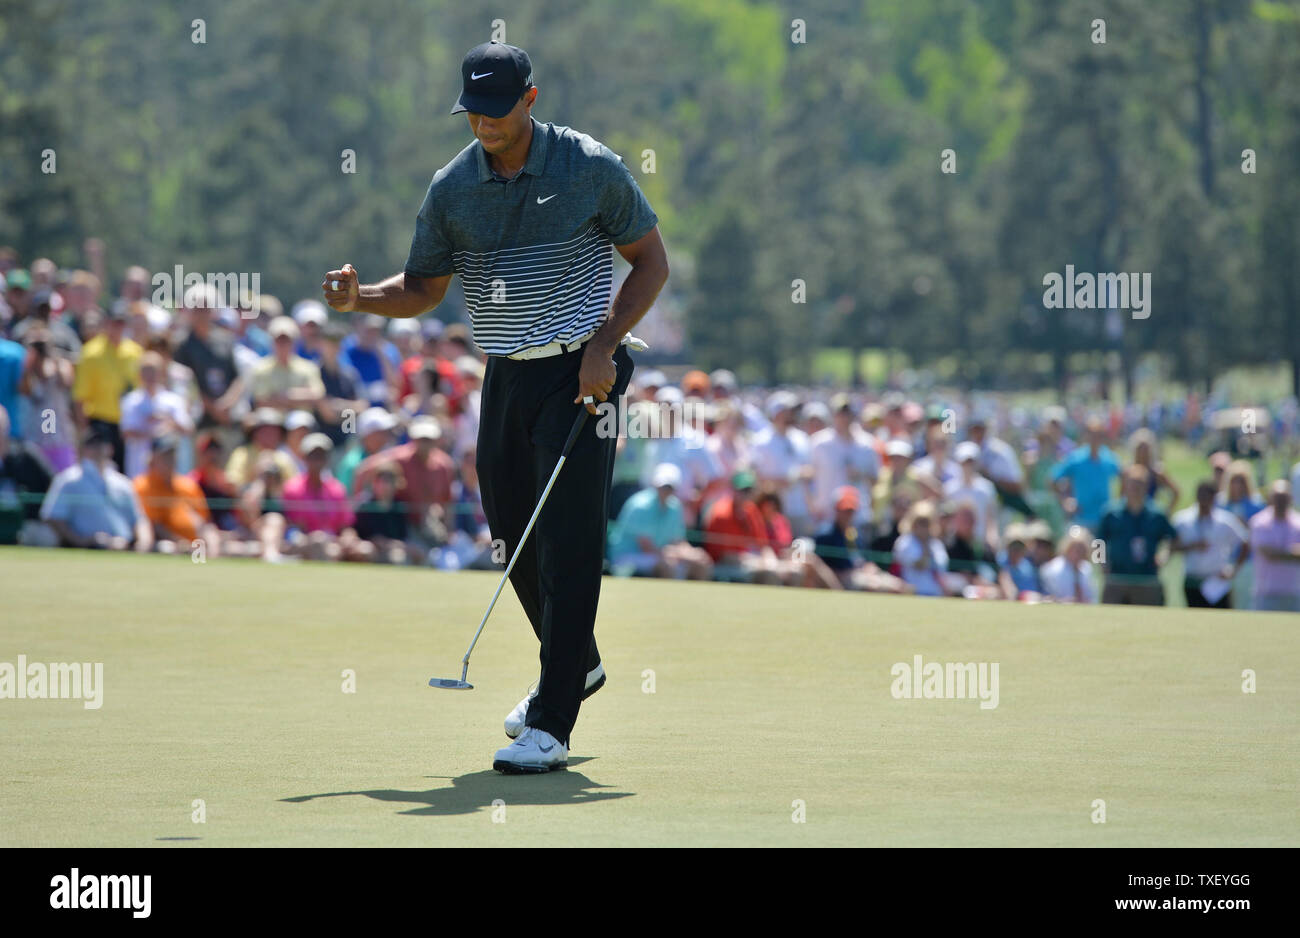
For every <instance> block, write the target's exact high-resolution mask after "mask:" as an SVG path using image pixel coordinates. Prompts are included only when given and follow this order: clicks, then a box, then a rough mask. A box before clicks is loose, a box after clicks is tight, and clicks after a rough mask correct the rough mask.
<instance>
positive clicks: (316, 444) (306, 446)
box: [302, 433, 334, 456]
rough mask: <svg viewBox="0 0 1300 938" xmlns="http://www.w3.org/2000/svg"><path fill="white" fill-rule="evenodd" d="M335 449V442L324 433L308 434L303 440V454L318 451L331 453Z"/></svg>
mask: <svg viewBox="0 0 1300 938" xmlns="http://www.w3.org/2000/svg"><path fill="white" fill-rule="evenodd" d="M333 449H334V441H333V440H331V439H330V438H329V437H327V436H326V435H325V434H323V433H308V434H307V435H306V436H305V437H303V440H302V454H303V455H304V456H306V455H307V454H308V453H313V452H316V451H318V450H319V451H323V452H326V453H328V452H331V451H332V450H333Z"/></svg>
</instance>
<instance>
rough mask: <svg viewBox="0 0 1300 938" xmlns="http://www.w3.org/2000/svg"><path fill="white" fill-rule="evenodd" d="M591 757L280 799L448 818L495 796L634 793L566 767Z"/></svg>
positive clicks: (595, 797)
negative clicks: (537, 769) (418, 787)
mask: <svg viewBox="0 0 1300 938" xmlns="http://www.w3.org/2000/svg"><path fill="white" fill-rule="evenodd" d="M592 758H594V757H591V756H586V757H584V756H578V757H575V758H571V759H569V766H570V768H568V769H557V770H556V771H553V772H547V773H545V774H544V775H502V774H501V773H500V772H497V771H495V770H491V769H489V770H487V771H484V772H471V773H470V774H468V775H461V776H459V777H457V778H453V779H451V785H450V786H446V787H443V788H430V789H429V790H428V791H398V790H396V789H392V788H377V789H373V790H371V791H331V792H325V793H323V794H319V795H297V796H295V797H293V798H281V799H280V800H281V801H287V802H290V803H292V804H301V803H302V802H304V801H312V800H314V799H316V798H342V797H345V796H350V795H364V796H365V797H367V798H373V799H375V800H376V801H391V802H394V803H397V804H411V805H420V806H421V807H414V808H410V809H409V810H406V811H399V812H397V813H398V814H409V815H413V816H416V817H450V816H452V815H456V814H474V813H475V812H477V811H483V810H490V809H491V808H492V807H493V805H492V802H493V801H495V800H497V799H498V798H499V799H501V800H502V801H504V802H505V803H506V805H508V806H511V807H513V806H515V805H526V804H537V805H544V804H590V803H592V802H595V801H609V800H611V799H614V798H628V797H631V796H632V795H633V794H635V792H630V791H599V790H597V789H603V788H610V787H612V786H609V785H601V784H599V783H597V782H593V781H592V780H591V779H589V778H587V776H585V775H583V774H582V773H581V772H574V771H573V769H572V766H575V765H581V764H582V763H584V762H589V761H591V759H592ZM429 777H430V778H433V777H436V776H429Z"/></svg>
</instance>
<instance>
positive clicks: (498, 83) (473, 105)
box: [451, 39, 533, 118]
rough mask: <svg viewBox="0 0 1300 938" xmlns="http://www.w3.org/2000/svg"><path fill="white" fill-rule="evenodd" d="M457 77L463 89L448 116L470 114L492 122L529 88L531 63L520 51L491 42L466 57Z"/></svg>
mask: <svg viewBox="0 0 1300 938" xmlns="http://www.w3.org/2000/svg"><path fill="white" fill-rule="evenodd" d="M460 75H461V79H462V80H463V82H464V87H463V90H462V91H461V93H460V100H458V101H457V102H456V106H455V107H454V108H452V109H451V113H453V114H459V113H461V112H462V111H470V112H471V113H474V114H485V115H487V116H488V117H492V118H497V117H505V116H506V115H507V114H509V113H510V111H511V110H512V109H513V108H514V106H515V103H516V102H517V101H518V100H519V99H520V97H522V96H523V93H524V91H525V90H527V89H528V88H531V87H532V84H533V63H532V62H530V61H529V59H528V53H527V52H525V51H524V50H523V49H520V48H517V47H516V46H508V45H506V44H505V43H504V42H497V41H496V40H495V39H494V40H492V41H491V42H485V43H483V44H482V45H481V46H475V47H474V48H473V49H470V50H469V52H468V53H466V55H465V61H463V62H461V63H460Z"/></svg>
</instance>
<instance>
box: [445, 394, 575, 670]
mask: <svg viewBox="0 0 1300 938" xmlns="http://www.w3.org/2000/svg"><path fill="white" fill-rule="evenodd" d="M595 402H596V399H595V398H594V397H590V396H588V397H584V398H583V399H582V403H583V406H582V407H580V408H578V416H577V419H575V420H574V421H573V429H572V430H570V431H569V438H568V439H567V440H565V442H564V449H563V450H561V451H560V461H559V462H557V463H556V464H555V471H554V472H552V473H551V479H550V481H549V482H547V483H546V488H545V489H543V490H542V497H541V498H540V499H539V500H538V502H537V507H536V508H535V509H533V516H532V517H531V518H529V519H528V527H526V528H524V536H523V537H521V538H520V539H519V544H518V546H516V547H515V553H514V556H513V557H511V558H510V563H509V564H507V565H506V572H505V573H504V574H502V576H501V582H500V583H498V584H497V591H496V592H495V593H493V594H492V602H490V603H488V607H487V612H485V613H483V621H482V622H480V623H479V624H478V631H477V632H475V633H474V640H473V641H472V642H470V643H469V650H468V651H466V652H465V657H464V658H463V659H461V662H460V680H459V681H458V680H456V679H455V678H450V677H431V678H429V686H430V687H439V688H441V689H443V690H473V689H474V685H473V684H471V683H469V682H468V681H467V680H465V678H466V677H468V676H469V656H470V655H472V654H473V653H474V646H475V645H477V644H478V637H479V636H480V635H482V634H483V626H485V625H487V620H488V616H490V615H492V608H493V607H494V606H495V605H496V604H497V597H498V596H500V595H501V590H503V589H505V585H506V581H507V580H509V579H510V571H511V570H513V569H514V568H515V561H516V560H518V559H519V552H520V551H522V550H523V549H524V544H525V543H526V542H527V541H528V535H529V534H531V533H532V530H533V525H534V524H535V523H536V522H537V516H538V515H540V514H541V513H542V506H543V505H545V504H546V496H548V495H550V494H551V486H553V485H554V484H555V480H556V479H557V478H559V476H560V470H561V469H562V468H564V461H565V460H566V459H568V458H569V451H570V450H572V449H573V444H574V443H575V442H577V439H578V434H579V433H581V432H582V428H583V426H584V425H585V424H586V422H587V416H588V414H587V407H586V405H587V404H594V403H595Z"/></svg>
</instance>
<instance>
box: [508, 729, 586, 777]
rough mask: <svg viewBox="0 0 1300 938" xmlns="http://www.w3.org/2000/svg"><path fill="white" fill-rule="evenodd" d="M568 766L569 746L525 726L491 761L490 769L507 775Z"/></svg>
mask: <svg viewBox="0 0 1300 938" xmlns="http://www.w3.org/2000/svg"><path fill="white" fill-rule="evenodd" d="M568 764H569V747H568V746H566V745H564V744H563V743H561V742H560V741H559V740H558V739H556V738H555V737H554V736H552V735H551V734H550V733H548V732H546V730H539V729H538V728H537V727H535V726H525V727H524V729H523V732H521V733H520V734H519V738H518V739H516V740H515V741H514V742H513V743H511V744H510V745H509V746H507V747H506V748H505V749H498V750H497V754H496V755H495V756H494V757H493V758H492V768H494V769H496V770H497V771H498V772H504V773H505V774H506V775H524V774H530V773H539V772H549V771H551V769H562V768H564V767H565V766H567V765H568Z"/></svg>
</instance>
